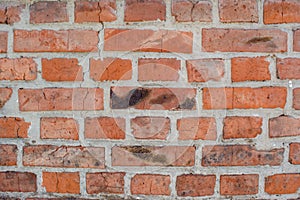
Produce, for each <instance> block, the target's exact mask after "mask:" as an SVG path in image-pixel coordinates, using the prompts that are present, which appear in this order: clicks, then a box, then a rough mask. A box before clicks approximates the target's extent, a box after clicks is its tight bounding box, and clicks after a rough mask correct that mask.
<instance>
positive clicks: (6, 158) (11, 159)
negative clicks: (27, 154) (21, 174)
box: [0, 144, 18, 166]
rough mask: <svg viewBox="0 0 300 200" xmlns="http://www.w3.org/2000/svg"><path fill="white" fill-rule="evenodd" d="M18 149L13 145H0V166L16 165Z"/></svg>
mask: <svg viewBox="0 0 300 200" xmlns="http://www.w3.org/2000/svg"><path fill="white" fill-rule="evenodd" d="M17 153H18V147H17V146H16V145H13V144H0V166H14V165H17Z"/></svg>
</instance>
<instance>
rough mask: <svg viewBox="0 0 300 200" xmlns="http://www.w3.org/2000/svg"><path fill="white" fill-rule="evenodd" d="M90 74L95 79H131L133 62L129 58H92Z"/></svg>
mask: <svg viewBox="0 0 300 200" xmlns="http://www.w3.org/2000/svg"><path fill="white" fill-rule="evenodd" d="M90 76H91V78H92V79H93V80H94V81H113V80H129V79H131V77H132V64H131V60H129V59H121V58H104V59H103V60H100V59H98V60H97V59H93V58H91V59H90Z"/></svg>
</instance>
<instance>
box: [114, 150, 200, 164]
mask: <svg viewBox="0 0 300 200" xmlns="http://www.w3.org/2000/svg"><path fill="white" fill-rule="evenodd" d="M111 155H112V165H113V166H169V167H170V166H193V165H194V163H195V147H188V146H161V147H158V146H156V147H155V146H114V147H113V148H112V154H111Z"/></svg>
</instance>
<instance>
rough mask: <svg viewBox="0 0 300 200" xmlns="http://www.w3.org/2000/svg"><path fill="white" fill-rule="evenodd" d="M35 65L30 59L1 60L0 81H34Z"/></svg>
mask: <svg viewBox="0 0 300 200" xmlns="http://www.w3.org/2000/svg"><path fill="white" fill-rule="evenodd" d="M36 74H37V64H36V62H35V61H34V60H33V59H32V58H15V59H13V58H12V59H11V58H1V59H0V80H10V81H14V80H26V81H31V80H35V79H36V76H37V75H36Z"/></svg>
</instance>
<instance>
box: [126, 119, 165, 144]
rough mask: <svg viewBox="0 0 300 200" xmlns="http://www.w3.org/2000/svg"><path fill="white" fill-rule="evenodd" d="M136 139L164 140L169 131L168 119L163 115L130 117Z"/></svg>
mask: <svg viewBox="0 0 300 200" xmlns="http://www.w3.org/2000/svg"><path fill="white" fill-rule="evenodd" d="M131 129H132V134H133V136H134V137H135V138H136V139H150V140H156V139H157V140H166V139H167V136H168V134H169V133H170V119H169V118H164V117H136V118H134V119H131Z"/></svg>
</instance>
